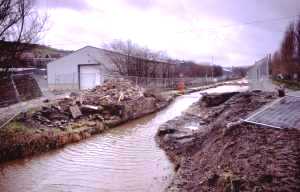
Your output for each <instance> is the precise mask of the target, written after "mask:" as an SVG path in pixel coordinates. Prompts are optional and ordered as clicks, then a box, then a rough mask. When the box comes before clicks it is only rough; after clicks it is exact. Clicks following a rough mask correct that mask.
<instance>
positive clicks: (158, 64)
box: [103, 40, 223, 78]
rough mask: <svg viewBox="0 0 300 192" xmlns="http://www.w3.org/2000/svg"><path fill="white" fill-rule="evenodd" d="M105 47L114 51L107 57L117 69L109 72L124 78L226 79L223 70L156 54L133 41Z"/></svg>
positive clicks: (114, 42) (159, 52)
mask: <svg viewBox="0 0 300 192" xmlns="http://www.w3.org/2000/svg"><path fill="white" fill-rule="evenodd" d="M103 47H104V48H106V49H107V50H111V52H108V53H107V54H108V56H109V58H110V60H111V61H112V63H113V65H114V67H113V68H111V69H110V70H111V71H112V72H115V73H118V74H121V75H126V76H138V77H153V78H178V77H219V76H222V75H223V69H222V67H221V66H218V65H210V64H199V63H196V62H194V61H180V60H174V59H171V58H170V57H169V56H168V55H167V53H166V52H163V51H157V52H155V51H152V50H150V49H148V48H146V47H143V46H140V45H138V44H136V43H133V42H132V41H130V40H127V41H122V40H114V41H112V42H110V43H108V44H104V46H103ZM116 53H118V54H116Z"/></svg>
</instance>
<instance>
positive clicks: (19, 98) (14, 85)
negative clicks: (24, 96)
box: [10, 75, 21, 103]
mask: <svg viewBox="0 0 300 192" xmlns="http://www.w3.org/2000/svg"><path fill="white" fill-rule="evenodd" d="M10 80H11V83H12V86H13V88H14V90H15V94H16V99H17V101H18V103H19V102H21V97H20V93H19V91H18V88H17V86H16V83H15V80H14V78H13V75H10Z"/></svg>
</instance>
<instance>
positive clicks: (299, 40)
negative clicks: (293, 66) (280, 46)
mask: <svg viewBox="0 0 300 192" xmlns="http://www.w3.org/2000/svg"><path fill="white" fill-rule="evenodd" d="M295 35H296V51H297V54H296V57H297V59H298V64H299V65H300V17H299V19H298V22H297V24H296V27H295Z"/></svg>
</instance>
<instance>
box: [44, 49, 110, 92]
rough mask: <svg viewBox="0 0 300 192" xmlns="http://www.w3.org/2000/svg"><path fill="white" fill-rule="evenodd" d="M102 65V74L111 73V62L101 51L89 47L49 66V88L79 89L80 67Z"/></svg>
mask: <svg viewBox="0 0 300 192" xmlns="http://www.w3.org/2000/svg"><path fill="white" fill-rule="evenodd" d="M85 64H87V65H90V64H100V65H101V69H102V70H101V72H102V73H103V75H104V74H107V73H109V72H108V70H107V69H108V68H110V65H111V61H110V60H109V57H107V55H106V54H105V52H104V51H102V50H101V49H98V48H95V47H91V46H87V47H84V48H82V49H79V50H78V51H75V52H74V53H72V54H69V55H67V56H65V57H63V58H60V59H58V60H55V61H53V62H51V63H49V64H48V65H47V76H48V86H49V88H50V89H78V88H79V79H78V78H79V73H78V72H79V71H78V66H79V65H85Z"/></svg>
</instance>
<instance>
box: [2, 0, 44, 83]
mask: <svg viewBox="0 0 300 192" xmlns="http://www.w3.org/2000/svg"><path fill="white" fill-rule="evenodd" d="M34 4H35V1H34V0H0V53H1V57H0V68H1V69H2V71H1V72H2V75H1V76H2V77H3V76H7V75H8V74H9V73H8V72H9V68H12V67H17V66H18V62H19V58H20V54H21V53H22V52H24V51H25V50H26V49H27V46H28V45H29V43H32V42H36V41H37V40H38V39H39V34H40V33H41V32H42V31H43V29H44V26H45V22H46V19H47V17H46V16H43V17H41V16H40V15H39V14H38V13H37V12H36V11H34ZM3 69H5V70H4V71H3Z"/></svg>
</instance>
